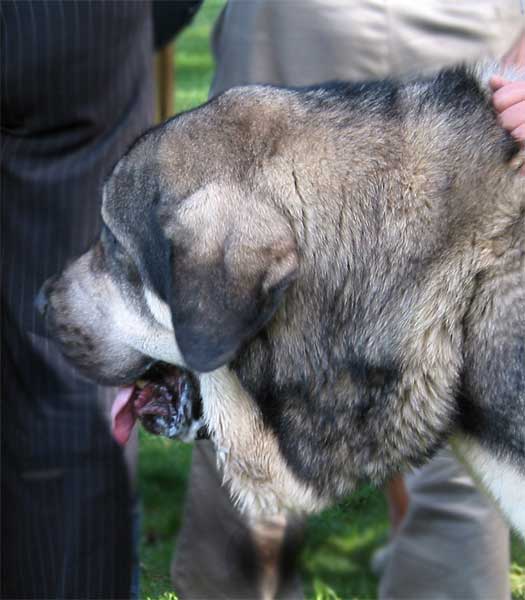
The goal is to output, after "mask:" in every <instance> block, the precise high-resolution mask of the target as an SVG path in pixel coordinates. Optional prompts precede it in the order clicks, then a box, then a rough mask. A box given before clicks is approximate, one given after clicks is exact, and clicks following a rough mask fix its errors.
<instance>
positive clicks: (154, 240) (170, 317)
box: [42, 92, 298, 385]
mask: <svg viewBox="0 0 525 600" xmlns="http://www.w3.org/2000/svg"><path fill="white" fill-rule="evenodd" d="M249 94H252V95H253V92H250V93H249ZM249 94H248V96H249ZM248 100H249V98H248ZM264 101H265V95H264V92H262V93H260V94H259V95H257V96H255V97H253V101H252V102H251V103H250V102H249V101H248V102H244V103H243V104H242V107H244V108H243V110H239V107H238V106H236V104H238V102H237V100H236V96H235V94H230V95H229V97H228V95H226V97H223V98H221V99H220V100H218V101H217V100H216V101H214V102H211V103H209V104H208V105H205V106H204V107H202V108H200V109H198V110H195V111H193V112H190V113H188V114H186V115H184V116H181V117H178V118H176V119H174V120H172V121H170V122H169V123H167V124H166V125H164V126H163V127H162V128H157V129H154V130H152V131H151V132H149V133H148V134H146V135H145V136H144V137H143V138H141V139H140V140H139V141H138V142H137V143H136V144H135V145H134V146H133V147H132V148H131V150H130V151H129V152H128V153H127V154H126V155H125V156H124V157H123V158H122V159H121V160H120V162H119V163H118V164H117V165H116V167H115V169H114V170H113V173H112V174H111V176H110V177H109V179H108V180H107V182H106V184H105V186H104V192H103V207H102V216H103V221H104V226H103V229H102V232H101V235H100V238H99V239H98V240H97V242H96V243H95V244H94V245H93V246H92V247H91V248H90V249H89V250H88V251H87V252H86V253H85V254H84V255H83V256H81V257H80V258H79V259H78V260H76V261H74V262H73V263H71V264H70V265H69V266H68V267H67V268H66V269H65V271H64V272H63V273H62V274H61V275H60V276H59V277H58V278H56V277H55V278H53V279H52V280H50V281H49V282H47V283H46V284H45V286H44V289H43V292H42V294H44V295H45V301H43V302H42V304H43V307H45V318H46V320H47V323H48V326H49V329H50V331H51V332H52V334H53V336H54V337H56V338H57V339H58V341H59V342H60V343H61V345H62V347H63V350H64V353H65V354H66V355H67V356H68V357H70V358H71V360H72V361H73V362H74V363H75V364H76V366H77V367H78V368H79V369H80V370H81V371H83V372H84V373H85V374H87V375H88V376H89V377H90V378H93V379H95V380H97V381H99V382H101V383H105V384H112V385H117V384H118V385H120V384H123V383H127V382H129V381H131V380H133V379H135V378H136V377H137V376H138V375H139V374H140V373H141V372H142V371H143V370H144V369H145V368H146V367H147V365H148V364H149V363H151V362H152V361H154V360H162V361H166V362H168V363H172V364H176V365H179V366H182V367H187V368H189V369H191V370H193V371H195V372H208V371H212V370H214V369H216V368H217V367H219V366H221V365H224V364H226V363H228V362H229V361H230V360H231V359H232V357H233V356H234V355H235V353H236V352H237V351H238V349H239V347H240V346H241V345H242V344H243V342H244V341H245V340H247V339H249V338H250V337H251V336H253V335H254V334H255V333H256V332H257V331H258V330H260V329H261V328H262V327H263V326H264V325H265V324H266V323H267V322H268V321H269V320H270V319H271V317H272V315H273V313H274V312H275V310H276V308H277V306H278V305H279V302H280V301H281V299H282V297H283V294H284V293H285V290H286V288H287V287H288V285H289V284H290V283H291V282H292V281H293V280H294V278H295V276H296V273H297V270H298V254H297V249H296V243H295V238H294V234H293V230H292V228H291V225H290V221H289V219H287V217H286V214H285V213H284V212H283V211H282V210H280V209H279V207H278V203H277V202H276V199H275V195H276V194H277V193H280V194H282V193H283V191H284V190H282V189H281V190H276V189H274V186H273V184H272V183H271V181H270V180H271V175H270V174H269V173H267V172H265V169H266V165H265V162H268V170H269V169H271V168H273V169H275V168H278V167H275V165H273V166H272V165H270V163H271V160H272V157H271V153H272V148H271V143H270V141H269V137H268V133H269V132H268V129H269V128H270V129H273V131H272V132H271V133H272V135H273V136H275V134H276V131H278V128H277V124H276V123H275V122H274V121H275V119H277V118H278V117H277V116H276V115H275V114H269V115H266V116H267V117H268V118H266V119H263V120H262V121H263V122H264V125H262V124H261V122H260V121H258V120H257V119H254V118H253V115H250V114H248V113H250V112H251V111H255V110H257V111H259V112H261V111H262V112H264V111H265V110H266V112H268V111H270V112H272V113H275V112H277V111H278V110H279V108H278V103H275V102H272V104H271V109H265V105H264ZM276 104H277V106H276ZM234 115H235V116H234ZM263 127H264V130H263ZM281 134H282V133H280V134H279V135H281ZM275 143H277V140H276V141H275Z"/></svg>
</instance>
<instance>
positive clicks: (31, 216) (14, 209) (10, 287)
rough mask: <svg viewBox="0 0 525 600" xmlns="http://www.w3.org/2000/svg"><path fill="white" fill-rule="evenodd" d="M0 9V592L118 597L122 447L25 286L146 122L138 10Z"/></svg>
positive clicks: (92, 225)
mask: <svg viewBox="0 0 525 600" xmlns="http://www.w3.org/2000/svg"><path fill="white" fill-rule="evenodd" d="M1 13H2V14H1V17H2V20H1V26H2V36H1V43H2V48H1V52H0V54H1V56H2V64H1V68H2V71H1V78H2V79H1V84H2V156H1V166H2V177H1V186H2V188H1V193H2V194H1V196H2V197H1V200H2V267H3V271H2V288H1V293H2V473H1V476H2V506H1V509H2V515H1V516H2V556H1V574H0V582H1V588H2V589H1V593H2V596H3V597H6V598H106V599H108V598H126V597H129V586H130V564H131V519H130V513H131V508H132V507H131V499H130V493H129V491H130V490H129V482H128V477H127V473H126V468H125V464H124V460H123V456H122V452H121V450H120V448H118V447H117V445H116V444H115V443H114V442H113V441H112V439H111V436H110V434H109V428H108V426H107V423H106V421H105V419H104V418H103V415H102V413H101V411H100V409H99V404H98V400H97V398H98V390H97V388H96V386H94V385H92V384H91V383H89V382H87V381H85V380H84V379H82V378H81V377H80V376H79V375H78V374H77V373H76V372H75V371H74V370H73V369H72V368H71V367H69V365H68V364H66V363H65V362H64V360H63V359H62V357H61V355H60V353H59V352H58V350H57V349H56V348H55V347H54V345H53V344H52V342H50V341H49V340H48V339H47V337H46V334H45V331H44V330H43V325H42V323H41V322H40V321H39V318H38V316H37V315H36V312H35V311H34V309H33V298H34V297H35V295H36V293H37V290H38V288H39V287H40V285H41V284H42V283H43V281H44V280H45V279H46V278H48V277H49V276H50V275H52V274H53V273H55V272H57V271H58V270H59V269H60V268H62V267H63V266H64V263H65V262H66V261H67V260H68V259H69V258H71V257H73V256H75V255H78V254H79V253H80V252H81V251H83V250H84V249H85V248H86V247H87V245H88V244H89V242H90V241H91V240H92V239H93V238H94V236H95V235H96V232H97V230H98V228H99V210H100V200H101V184H102V182H103V179H104V177H105V176H106V175H107V174H108V171H109V170H110V169H111V167H112V166H113V165H114V163H115V162H116V160H117V159H118V158H119V156H120V155H121V154H122V153H123V152H124V151H125V149H126V148H127V146H128V145H129V144H130V143H131V141H132V140H133V139H134V138H135V137H136V136H137V135H139V134H140V133H141V132H142V131H144V129H145V128H146V127H147V126H148V124H149V123H150V122H151V119H152V108H153V105H152V98H151V91H152V89H151V88H152V86H151V78H150V71H151V66H152V64H151V61H152V45H151V31H150V29H151V23H150V6H149V3H148V2H128V1H119V2H113V1H108V2H93V1H90V2H67V1H57V2H40V1H23V2H20V1H14V2H10V1H5V2H2V5H1Z"/></svg>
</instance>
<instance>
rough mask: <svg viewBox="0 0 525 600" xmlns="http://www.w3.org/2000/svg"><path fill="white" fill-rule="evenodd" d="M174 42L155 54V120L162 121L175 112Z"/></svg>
mask: <svg viewBox="0 0 525 600" xmlns="http://www.w3.org/2000/svg"><path fill="white" fill-rule="evenodd" d="M174 55H175V42H171V44H166V46H164V48H162V50H159V51H158V52H157V53H156V54H155V80H156V86H155V87H156V91H157V93H156V120H157V123H162V121H165V120H166V119H169V117H171V116H172V115H174V114H175V74H174V66H175V61H174Z"/></svg>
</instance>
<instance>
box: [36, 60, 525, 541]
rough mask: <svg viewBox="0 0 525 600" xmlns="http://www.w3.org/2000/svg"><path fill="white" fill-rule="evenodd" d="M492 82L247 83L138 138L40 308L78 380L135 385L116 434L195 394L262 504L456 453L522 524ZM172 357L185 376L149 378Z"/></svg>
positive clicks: (312, 504) (520, 407) (341, 489)
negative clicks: (84, 239) (84, 247)
mask: <svg viewBox="0 0 525 600" xmlns="http://www.w3.org/2000/svg"><path fill="white" fill-rule="evenodd" d="M490 74H491V70H490V68H488V67H475V68H463V67H459V68H455V69H448V70H444V71H442V72H440V73H439V74H437V75H436V76H434V77H432V78H429V79H417V78H415V79H407V80H404V81H401V82H399V81H379V82H375V83H363V84H343V83H341V84H329V85H324V86H320V87H315V88H308V89H294V90H292V89H279V88H275V87H262V86H255V87H245V88H237V89H232V90H231V91H228V92H226V93H224V94H222V95H220V96H218V97H217V98H215V99H213V100H211V101H210V102H208V103H207V104H205V105H204V106H202V107H200V108H198V109H196V110H194V111H191V112H188V113H186V114H183V115H180V116H177V117H175V118H174V119H172V120H170V121H168V122H167V123H165V124H163V125H161V126H160V127H158V128H156V129H153V130H152V131H150V132H148V133H147V134H146V135H144V136H143V137H142V138H141V139H139V140H138V141H137V142H136V143H135V145H134V146H133V147H132V148H131V149H130V150H129V152H128V153H127V154H126V155H125V156H124V157H123V158H122V159H121V160H120V162H119V163H118V164H117V166H116V167H115V169H114V171H113V173H112V175H111V176H110V178H109V179H108V181H107V183H106V185H105V188H104V203H103V209H102V212H103V218H104V223H105V225H104V228H103V231H102V233H101V237H100V239H99V240H98V241H97V242H96V243H95V244H94V245H93V246H92V247H91V248H90V249H89V250H88V251H87V252H86V253H85V254H84V255H83V256H81V257H80V258H79V259H78V260H76V261H75V262H73V263H72V264H70V265H69V266H68V267H67V268H66V269H65V271H64V272H63V273H62V274H61V275H60V276H59V277H56V278H53V279H52V280H50V281H48V282H47V283H46V285H45V286H44V288H43V291H42V292H41V296H40V300H39V303H40V305H41V309H42V310H43V311H44V313H45V317H46V320H47V322H48V325H49V328H50V331H51V332H52V333H53V335H54V336H55V337H56V338H57V339H58V340H59V342H60V344H61V345H62V347H63V350H64V353H65V354H66V355H67V356H68V357H69V358H70V359H71V360H72V361H73V362H74V363H75V364H76V365H77V366H78V368H79V369H81V371H83V372H84V373H85V374H86V375H87V376H88V377H91V378H93V379H95V380H96V381H98V382H101V383H105V384H110V385H121V386H128V387H126V388H124V389H123V390H122V391H121V393H120V394H119V397H120V399H119V401H118V403H117V404H118V406H117V409H116V411H115V423H116V426H115V427H116V431H117V435H118V436H119V437H120V438H121V439H122V440H124V439H125V438H126V436H127V431H129V428H130V427H131V425H132V423H133V420H134V418H135V417H136V416H137V415H139V416H140V415H141V411H143V409H144V406H146V405H147V404H148V403H149V402H150V401H152V400H153V401H154V402H155V403H157V405H158V404H159V403H162V398H163V397H164V396H162V394H160V392H159V393H157V392H158V390H161V391H163V393H164V392H166V390H169V389H171V390H172V394H178V395H179V396H184V395H187V394H189V393H190V392H191V393H193V394H194V395H195V394H197V392H196V390H198V389H200V396H201V398H202V418H203V421H204V423H205V426H206V428H207V430H208V432H209V435H210V437H211V438H212V440H213V441H214V443H215V446H216V448H217V455H218V458H219V461H220V463H221V464H222V468H223V470H224V476H225V480H226V481H227V483H228V485H229V487H230V489H231V492H232V495H233V496H234V497H235V499H236V500H237V502H238V503H239V505H240V506H241V507H242V508H243V509H244V510H246V511H249V512H251V513H261V512H265V513H270V512H273V511H279V510H283V509H287V508H291V509H299V510H306V511H311V510H315V509H319V508H320V507H323V506H324V505H326V504H327V503H329V502H332V501H333V500H334V499H337V498H338V497H340V496H341V495H343V494H346V493H348V492H349V491H351V490H352V489H354V488H355V486H356V485H357V484H358V483H359V482H361V481H363V480H371V481H373V482H376V483H380V482H382V481H383V480H384V479H385V478H386V477H390V476H391V475H393V474H394V473H396V472H399V471H402V470H404V469H407V468H409V467H410V466H412V465H418V464H420V463H421V462H423V461H425V460H427V459H428V458H429V457H430V456H431V455H432V454H433V453H434V452H435V451H436V449H438V448H439V447H440V446H441V445H442V444H444V443H445V442H447V441H448V440H452V442H453V445H454V446H455V447H456V449H457V451H458V452H459V453H460V455H461V456H462V457H463V458H464V460H465V461H466V462H467V464H468V465H470V467H471V469H472V471H473V473H474V474H475V475H476V476H477V477H478V479H479V481H480V483H481V484H482V486H483V487H484V488H485V489H487V490H488V491H489V492H490V493H491V494H492V495H493V496H494V497H495V498H496V500H497V501H498V502H499V504H500V505H501V507H502V508H503V510H504V512H505V513H506V515H507V517H508V518H509V520H510V521H511V522H512V523H513V524H514V525H515V526H516V527H517V528H518V529H519V530H521V531H522V532H525V266H524V262H525V186H524V181H525V180H524V179H523V178H522V177H520V176H519V175H518V172H517V169H516V168H514V167H513V165H514V166H515V163H516V158H517V157H518V153H519V147H518V144H517V143H516V142H515V141H514V140H513V139H512V138H511V137H510V135H509V134H507V133H506V132H505V131H504V130H503V129H502V128H501V127H500V126H499V125H498V123H497V119H496V115H495V113H494V111H493V109H492V107H491V102H490V94H489V92H488V86H487V80H488V77H489V76H490ZM156 361H162V363H167V364H170V365H176V366H177V368H175V367H174V368H173V369H171V370H170V369H169V368H168V369H166V368H165V369H164V371H162V370H161V375H160V376H159V375H158V372H157V375H155V378H156V380H155V383H148V378H149V379H150V380H153V375H151V376H150V373H152V371H151V370H150V371H148V369H150V368H151V366H152V364H153V363H154V362H156ZM157 369H158V367H157ZM189 372H191V373H192V375H189ZM162 373H164V375H165V377H166V381H165V382H162V377H163V375H162ZM137 379H145V380H146V382H145V383H144V382H143V383H142V388H143V389H142V390H139V389H138V388H133V387H129V386H130V385H131V384H133V382H135V381H136V380H137ZM144 386H145V387H144ZM170 386H171V387H170ZM144 389H145V390H146V392H145V391H144ZM173 390H175V391H173ZM159 394H160V395H159ZM161 412H162V411H159V414H161ZM186 416H187V415H186ZM179 417H180V415H179Z"/></svg>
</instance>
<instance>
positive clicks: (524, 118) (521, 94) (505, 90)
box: [490, 75, 525, 175]
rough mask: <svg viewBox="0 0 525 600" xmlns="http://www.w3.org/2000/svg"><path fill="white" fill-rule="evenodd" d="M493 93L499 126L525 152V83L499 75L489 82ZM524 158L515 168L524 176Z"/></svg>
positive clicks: (521, 158)
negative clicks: (519, 144) (520, 145)
mask: <svg viewBox="0 0 525 600" xmlns="http://www.w3.org/2000/svg"><path fill="white" fill-rule="evenodd" d="M490 88H491V89H492V91H493V95H492V104H493V105H494V108H495V109H496V112H497V113H498V119H499V122H500V123H501V126H502V127H503V128H504V129H506V130H507V131H508V132H509V133H510V134H511V135H512V137H513V138H515V139H516V140H518V141H519V142H520V143H521V144H522V148H523V150H525V81H508V80H507V79H505V78H504V77H501V76H500V75H495V76H494V77H492V78H491V80H490ZM524 163H525V158H524V157H523V155H522V156H521V157H520V159H519V164H517V168H519V167H520V166H522V169H521V172H522V173H523V174H524V175H525V164H524Z"/></svg>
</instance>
